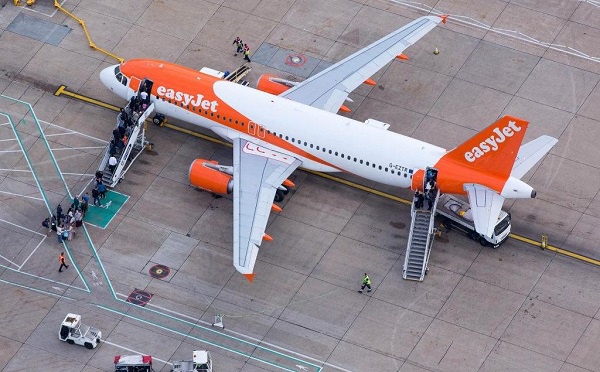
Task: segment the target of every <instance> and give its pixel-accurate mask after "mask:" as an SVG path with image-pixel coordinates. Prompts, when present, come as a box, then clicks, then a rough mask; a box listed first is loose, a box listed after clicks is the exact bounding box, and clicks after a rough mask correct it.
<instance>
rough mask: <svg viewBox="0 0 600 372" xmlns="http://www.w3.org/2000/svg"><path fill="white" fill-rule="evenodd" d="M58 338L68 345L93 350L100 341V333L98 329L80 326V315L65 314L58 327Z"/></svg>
mask: <svg viewBox="0 0 600 372" xmlns="http://www.w3.org/2000/svg"><path fill="white" fill-rule="evenodd" d="M58 338H59V339H60V340H61V341H66V342H68V343H69V344H77V345H82V346H85V347H86V348H88V349H94V348H95V347H96V346H98V344H100V341H101V340H102V332H100V330H99V329H98V328H93V327H89V326H86V325H83V324H81V315H77V314H67V316H66V317H65V320H63V322H62V324H61V325H60V330H59V331H58Z"/></svg>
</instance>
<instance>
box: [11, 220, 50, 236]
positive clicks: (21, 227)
mask: <svg viewBox="0 0 600 372" xmlns="http://www.w3.org/2000/svg"><path fill="white" fill-rule="evenodd" d="M0 221H2V222H4V223H7V224H9V225H12V226H15V227H18V228H20V229H23V230H25V231H29V232H30V233H34V234H37V235H40V236H46V234H42V233H39V232H37V231H34V230H31V229H28V228H26V227H23V226H20V225H17V224H15V223H12V222H8V221H6V220H3V219H1V218H0Z"/></svg>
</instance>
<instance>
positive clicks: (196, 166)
mask: <svg viewBox="0 0 600 372" xmlns="http://www.w3.org/2000/svg"><path fill="white" fill-rule="evenodd" d="M229 168H231V167H226V166H222V165H219V163H218V162H216V161H214V160H206V159H196V160H194V161H193V162H192V165H190V170H189V177H190V184H192V186H194V187H197V188H199V189H202V190H206V191H209V192H212V193H215V194H221V195H226V194H231V192H232V191H233V177H232V176H231V174H230V173H229V172H230V169H229Z"/></svg>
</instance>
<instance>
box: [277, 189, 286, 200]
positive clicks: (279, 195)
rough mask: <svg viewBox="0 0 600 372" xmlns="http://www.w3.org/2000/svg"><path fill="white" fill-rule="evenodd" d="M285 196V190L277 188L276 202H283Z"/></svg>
mask: <svg viewBox="0 0 600 372" xmlns="http://www.w3.org/2000/svg"><path fill="white" fill-rule="evenodd" d="M284 198H285V194H284V193H283V191H281V190H277V191H276V192H275V202H276V203H280V202H282V201H283V199H284Z"/></svg>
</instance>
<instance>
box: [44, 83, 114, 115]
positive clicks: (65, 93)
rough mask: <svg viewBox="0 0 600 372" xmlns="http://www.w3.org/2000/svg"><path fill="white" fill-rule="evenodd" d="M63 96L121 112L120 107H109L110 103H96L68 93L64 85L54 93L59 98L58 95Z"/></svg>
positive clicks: (87, 98)
mask: <svg viewBox="0 0 600 372" xmlns="http://www.w3.org/2000/svg"><path fill="white" fill-rule="evenodd" d="M63 94H64V95H65V96H69V97H73V98H76V99H78V100H80V101H84V102H87V103H91V104H92V105H96V106H100V107H104V108H107V109H109V110H114V111H120V110H121V108H120V107H117V106H115V105H111V104H110V103H105V102H102V101H98V100H97V99H94V98H90V97H87V96H84V95H82V94H78V93H75V92H71V91H68V90H67V86H66V85H61V86H60V87H58V89H57V90H56V92H54V95H55V96H60V95H63Z"/></svg>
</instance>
